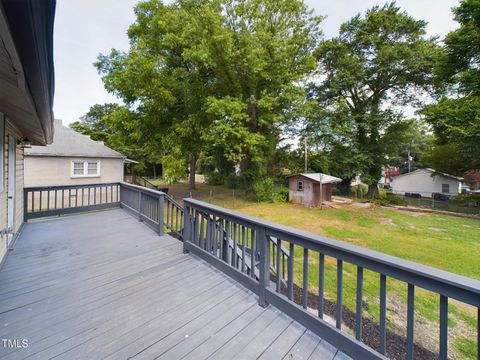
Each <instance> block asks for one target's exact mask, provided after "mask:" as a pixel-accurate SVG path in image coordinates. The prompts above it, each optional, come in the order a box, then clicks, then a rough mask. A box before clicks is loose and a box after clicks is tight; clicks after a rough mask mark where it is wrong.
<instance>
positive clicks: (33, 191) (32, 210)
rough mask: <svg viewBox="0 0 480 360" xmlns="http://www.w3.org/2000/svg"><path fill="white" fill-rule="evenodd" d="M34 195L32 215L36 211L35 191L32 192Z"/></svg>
mask: <svg viewBox="0 0 480 360" xmlns="http://www.w3.org/2000/svg"><path fill="white" fill-rule="evenodd" d="M31 194H32V213H33V212H34V211H35V191H32V192H31Z"/></svg>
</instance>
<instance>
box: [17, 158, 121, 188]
mask: <svg viewBox="0 0 480 360" xmlns="http://www.w3.org/2000/svg"><path fill="white" fill-rule="evenodd" d="M72 160H95V161H97V160H99V161H100V176H94V177H71V162H72ZM119 181H123V159H119V158H111V159H110V158H102V159H97V158H74V157H59V156H50V157H47V156H25V187H32V186H55V185H79V184H98V183H110V182H119Z"/></svg>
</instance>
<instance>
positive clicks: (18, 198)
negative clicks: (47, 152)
mask: <svg viewBox="0 0 480 360" xmlns="http://www.w3.org/2000/svg"><path fill="white" fill-rule="evenodd" d="M9 135H13V136H14V137H15V139H21V138H22V137H23V136H22V134H21V132H20V131H19V130H18V129H16V128H15V126H14V125H13V124H12V123H11V122H10V121H8V117H7V118H6V119H5V137H4V148H3V152H2V155H3V157H4V174H3V181H4V189H3V191H0V230H4V229H6V228H7V221H8V213H7V210H8V205H7V197H8V176H9V174H8V163H9V160H10V159H9V157H8V142H9ZM15 171H16V174H15V175H16V188H15V205H14V209H15V210H14V211H15V215H14V227H13V229H12V231H13V232H14V234H13V235H9V236H7V235H5V234H2V235H0V262H1V260H2V259H3V257H4V255H5V253H6V249H7V246H8V243H9V242H11V240H12V238H13V236H16V235H17V233H18V231H19V230H20V227H21V226H22V224H23V186H24V165H23V148H21V147H20V146H19V145H17V146H16V162H15ZM7 239H8V240H7Z"/></svg>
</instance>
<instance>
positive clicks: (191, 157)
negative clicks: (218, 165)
mask: <svg viewBox="0 0 480 360" xmlns="http://www.w3.org/2000/svg"><path fill="white" fill-rule="evenodd" d="M189 163H190V178H189V185H190V189H192V190H195V163H196V156H195V155H194V154H190V155H189Z"/></svg>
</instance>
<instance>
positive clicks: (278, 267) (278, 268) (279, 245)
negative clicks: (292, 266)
mask: <svg viewBox="0 0 480 360" xmlns="http://www.w3.org/2000/svg"><path fill="white" fill-rule="evenodd" d="M281 246H282V242H281V241H280V239H278V238H277V265H276V267H277V292H280V290H281V286H282V283H281V281H282V272H281V271H280V256H281V254H282V252H281Z"/></svg>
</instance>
